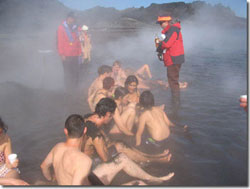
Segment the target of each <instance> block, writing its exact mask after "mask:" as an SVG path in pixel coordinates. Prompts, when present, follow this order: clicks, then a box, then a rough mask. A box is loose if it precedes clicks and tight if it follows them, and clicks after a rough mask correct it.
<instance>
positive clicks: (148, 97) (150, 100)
mask: <svg viewBox="0 0 250 189" xmlns="http://www.w3.org/2000/svg"><path fill="white" fill-rule="evenodd" d="M139 104H140V105H141V106H142V107H144V108H145V109H150V108H152V107H153V106H154V105H155V100H154V95H153V94H152V93H151V92H150V91H144V92H143V93H142V94H141V95H140V99H139Z"/></svg>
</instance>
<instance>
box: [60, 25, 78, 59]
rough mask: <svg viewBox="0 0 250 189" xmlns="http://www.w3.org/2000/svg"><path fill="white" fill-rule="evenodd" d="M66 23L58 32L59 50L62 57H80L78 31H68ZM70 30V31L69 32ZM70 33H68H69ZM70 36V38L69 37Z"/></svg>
mask: <svg viewBox="0 0 250 189" xmlns="http://www.w3.org/2000/svg"><path fill="white" fill-rule="evenodd" d="M66 27H68V26H67V24H66V22H65V21H64V22H63V23H62V24H61V25H60V26H59V27H58V30H57V50H58V53H59V55H62V56H80V55H81V44H80V40H79V37H78V33H77V32H78V31H77V28H76V29H69V28H68V29H67V28H66ZM67 30H68V31H67ZM67 32H68V33H67ZM69 35H70V36H69Z"/></svg>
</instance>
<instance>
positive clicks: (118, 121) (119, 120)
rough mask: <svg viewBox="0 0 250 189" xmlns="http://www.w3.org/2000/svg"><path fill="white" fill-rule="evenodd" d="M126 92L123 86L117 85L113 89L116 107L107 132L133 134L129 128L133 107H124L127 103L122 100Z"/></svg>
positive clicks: (132, 120)
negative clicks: (112, 120) (110, 126)
mask: <svg viewBox="0 0 250 189" xmlns="http://www.w3.org/2000/svg"><path fill="white" fill-rule="evenodd" d="M126 94H127V90H126V89H125V88H124V87H121V86H119V87H117V88H116V89H115V92H114V100H115V103H116V105H117V108H116V109H115V113H114V116H113V119H114V121H115V123H114V125H113V127H112V128H111V130H110V132H109V133H110V134H120V133H124V134H125V135H128V136H133V135H134V134H133V133H132V132H131V130H132V127H133V125H134V121H135V116H136V111H135V108H133V107H132V108H131V107H127V108H124V105H127V104H126V102H125V103H124V100H123V97H124V96H125V95H126Z"/></svg>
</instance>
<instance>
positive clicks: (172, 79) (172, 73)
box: [167, 64, 181, 106]
mask: <svg viewBox="0 0 250 189" xmlns="http://www.w3.org/2000/svg"><path fill="white" fill-rule="evenodd" d="M180 69H181V64H174V65H171V66H168V68H167V77H168V83H169V86H170V88H171V93H172V102H173V104H174V106H179V104H180V86H179V72H180Z"/></svg>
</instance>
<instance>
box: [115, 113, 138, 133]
mask: <svg viewBox="0 0 250 189" xmlns="http://www.w3.org/2000/svg"><path fill="white" fill-rule="evenodd" d="M113 118H114V121H115V124H116V125H117V127H118V128H119V130H120V131H121V132H123V133H124V134H125V135H128V136H133V135H134V134H133V133H132V132H131V131H129V130H128V129H127V128H126V127H125V125H124V123H123V122H122V118H121V115H120V113H119V110H118V109H117V108H116V109H115V114H114V116H113Z"/></svg>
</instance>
